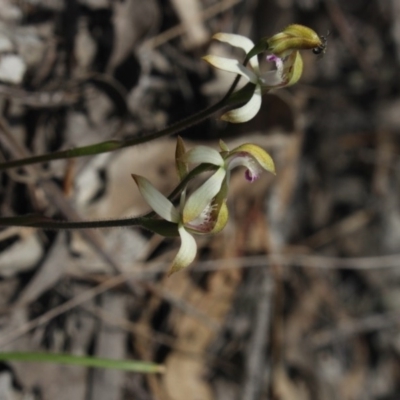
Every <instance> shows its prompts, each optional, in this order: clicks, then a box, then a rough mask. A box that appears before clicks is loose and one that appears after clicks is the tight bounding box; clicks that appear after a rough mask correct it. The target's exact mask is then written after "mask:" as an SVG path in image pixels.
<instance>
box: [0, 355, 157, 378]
mask: <svg viewBox="0 0 400 400" xmlns="http://www.w3.org/2000/svg"><path fill="white" fill-rule="evenodd" d="M0 360H1V361H21V362H47V363H56V364H68V365H76V366H83V367H92V368H113V369H119V370H124V371H132V372H141V373H144V374H154V373H161V372H164V366H162V365H159V364H155V363H150V362H143V361H135V360H112V359H108V358H97V357H88V356H74V355H69V354H54V353H31V352H26V353H25V352H21V353H0Z"/></svg>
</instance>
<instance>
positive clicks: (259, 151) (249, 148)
mask: <svg viewBox="0 0 400 400" xmlns="http://www.w3.org/2000/svg"><path fill="white" fill-rule="evenodd" d="M237 153H247V154H249V155H250V156H252V157H253V158H254V159H255V160H256V161H257V162H258V164H259V165H260V166H261V168H263V169H264V170H266V171H268V172H271V173H273V174H274V175H276V172H275V164H274V161H273V160H272V157H271V156H270V155H269V154H268V153H267V152H266V151H265V150H264V149H263V148H261V147H260V146H257V145H255V144H252V143H245V144H242V145H241V146H239V147H236V149H234V150H232V151H231V152H230V155H233V154H237Z"/></svg>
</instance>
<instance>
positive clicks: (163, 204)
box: [132, 175, 179, 223]
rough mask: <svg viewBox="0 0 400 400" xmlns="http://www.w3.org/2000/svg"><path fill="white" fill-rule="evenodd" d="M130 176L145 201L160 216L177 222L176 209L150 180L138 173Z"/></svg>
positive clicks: (177, 213) (177, 214)
mask: <svg viewBox="0 0 400 400" xmlns="http://www.w3.org/2000/svg"><path fill="white" fill-rule="evenodd" d="M132 178H133V179H134V180H135V182H136V184H137V186H138V188H139V190H140V193H141V194H142V196H143V197H144V199H145V200H146V202H147V203H148V204H149V206H150V207H151V208H152V209H153V210H154V211H155V212H156V213H157V214H158V215H159V216H160V217H161V218H164V219H166V220H167V221H169V222H175V223H177V222H178V221H179V212H178V210H177V209H176V208H175V207H174V205H173V204H172V203H171V202H170V201H169V200H168V199H167V198H166V197H165V196H164V195H163V194H162V193H161V192H160V191H158V190H157V189H156V188H155V187H154V186H153V185H152V184H151V183H150V181H148V180H147V179H146V178H143V177H142V176H139V175H132Z"/></svg>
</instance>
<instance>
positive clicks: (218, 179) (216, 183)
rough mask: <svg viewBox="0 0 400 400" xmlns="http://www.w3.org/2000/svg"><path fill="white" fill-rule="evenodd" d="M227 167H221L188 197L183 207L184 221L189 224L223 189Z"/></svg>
mask: <svg viewBox="0 0 400 400" xmlns="http://www.w3.org/2000/svg"><path fill="white" fill-rule="evenodd" d="M225 174H226V172H225V169H224V168H219V169H218V170H217V171H216V172H215V173H214V174H213V175H212V176H211V177H210V178H209V179H207V180H206V181H205V182H204V183H203V184H202V185H201V186H200V187H199V188H198V189H197V190H195V191H194V192H193V193H192V194H191V196H190V197H189V198H188V200H187V202H186V204H185V207H184V209H183V216H182V219H183V223H184V224H187V223H190V222H191V221H193V220H195V219H196V218H197V217H198V216H199V215H200V214H201V213H202V212H203V211H204V210H205V208H206V207H208V206H209V205H210V203H211V200H212V199H213V198H214V197H215V196H216V195H217V193H218V192H219V191H220V189H221V185H222V182H223V180H224V178H225Z"/></svg>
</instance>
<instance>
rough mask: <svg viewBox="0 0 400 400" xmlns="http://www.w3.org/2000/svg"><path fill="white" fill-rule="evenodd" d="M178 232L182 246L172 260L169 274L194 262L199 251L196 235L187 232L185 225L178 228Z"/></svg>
mask: <svg viewBox="0 0 400 400" xmlns="http://www.w3.org/2000/svg"><path fill="white" fill-rule="evenodd" d="M178 232H179V236H180V237H181V247H180V249H179V251H178V254H177V255H176V257H175V258H174V260H173V261H172V265H171V268H170V270H169V272H168V275H171V274H173V273H174V272H178V271H179V270H181V269H183V268H186V267H187V266H188V265H189V264H191V263H192V262H193V260H194V259H195V257H196V253H197V244H196V241H195V240H194V237H193V236H192V235H191V234H190V233H189V232H187V231H186V230H185V228H184V227H183V226H181V227H179V228H178Z"/></svg>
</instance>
